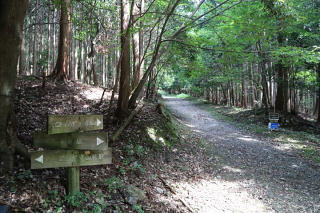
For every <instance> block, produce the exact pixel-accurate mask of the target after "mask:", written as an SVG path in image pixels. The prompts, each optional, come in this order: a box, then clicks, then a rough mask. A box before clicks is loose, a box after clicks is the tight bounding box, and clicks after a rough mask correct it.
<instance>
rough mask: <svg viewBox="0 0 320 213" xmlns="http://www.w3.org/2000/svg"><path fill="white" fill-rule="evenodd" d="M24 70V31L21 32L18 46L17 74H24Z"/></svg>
mask: <svg viewBox="0 0 320 213" xmlns="http://www.w3.org/2000/svg"><path fill="white" fill-rule="evenodd" d="M25 70H26V42H25V33H24V32H23V33H22V41H21V47H20V56H19V75H23V74H25Z"/></svg>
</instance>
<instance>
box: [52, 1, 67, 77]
mask: <svg viewBox="0 0 320 213" xmlns="http://www.w3.org/2000/svg"><path fill="white" fill-rule="evenodd" d="M70 1H71V0H63V1H62V2H61V5H60V7H61V12H60V22H59V25H60V34H59V43H58V58H57V62H56V66H55V68H54V70H53V73H52V77H53V78H54V79H56V80H63V81H66V80H67V76H68V69H69V59H68V56H69V44H70V23H71V18H70Z"/></svg>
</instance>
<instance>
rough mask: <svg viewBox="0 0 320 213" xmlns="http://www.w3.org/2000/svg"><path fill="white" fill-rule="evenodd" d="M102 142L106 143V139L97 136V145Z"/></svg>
mask: <svg viewBox="0 0 320 213" xmlns="http://www.w3.org/2000/svg"><path fill="white" fill-rule="evenodd" d="M102 143H104V140H102V139H101V138H99V137H97V146H99V145H100V144H102Z"/></svg>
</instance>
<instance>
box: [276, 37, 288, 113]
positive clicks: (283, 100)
mask: <svg viewBox="0 0 320 213" xmlns="http://www.w3.org/2000/svg"><path fill="white" fill-rule="evenodd" d="M284 39H285V38H284V35H283V34H282V33H279V35H278V43H279V45H282V44H283V42H284ZM276 70H277V73H278V86H277V96H276V103H275V108H276V109H277V110H279V111H281V112H283V113H288V112H289V108H288V107H289V106H288V102H289V99H290V97H289V94H288V88H289V85H288V71H287V67H285V66H284V65H283V63H282V62H281V61H279V62H278V63H277V64H276Z"/></svg>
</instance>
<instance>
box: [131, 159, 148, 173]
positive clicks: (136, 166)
mask: <svg viewBox="0 0 320 213" xmlns="http://www.w3.org/2000/svg"><path fill="white" fill-rule="evenodd" d="M131 169H132V170H133V171H139V172H140V173H142V174H143V173H144V172H145V169H144V168H143V166H142V165H141V164H140V163H138V162H137V161H135V162H133V163H132V166H131Z"/></svg>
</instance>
